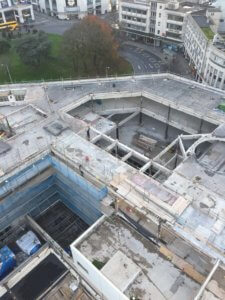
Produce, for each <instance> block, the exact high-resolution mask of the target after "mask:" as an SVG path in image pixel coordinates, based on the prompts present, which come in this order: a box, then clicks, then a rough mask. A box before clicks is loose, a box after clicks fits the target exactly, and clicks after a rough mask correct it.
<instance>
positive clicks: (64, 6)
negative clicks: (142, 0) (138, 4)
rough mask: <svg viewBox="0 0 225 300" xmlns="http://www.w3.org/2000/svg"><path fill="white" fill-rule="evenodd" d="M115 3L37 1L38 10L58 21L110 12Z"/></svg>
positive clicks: (60, 0)
mask: <svg viewBox="0 0 225 300" xmlns="http://www.w3.org/2000/svg"><path fill="white" fill-rule="evenodd" d="M113 5H116V4H115V1H110V0H39V5H38V7H39V9H40V10H41V11H42V12H44V13H46V14H48V15H51V16H56V17H58V18H59V19H67V18H71V17H76V18H79V19H82V18H83V17H85V16H86V15H88V14H104V13H106V12H109V11H111V7H112V6H113Z"/></svg>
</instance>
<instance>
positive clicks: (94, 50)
mask: <svg viewBox="0 0 225 300" xmlns="http://www.w3.org/2000/svg"><path fill="white" fill-rule="evenodd" d="M62 55H63V57H64V58H65V59H67V60H69V61H71V62H72V64H73V68H74V71H75V72H76V71H77V70H79V69H80V68H82V69H83V71H84V73H85V74H86V75H87V74H90V75H102V74H105V72H106V68H107V70H110V69H115V68H116V66H117V64H118V62H119V55H118V44H117V42H116V40H115V39H114V36H113V33H112V29H111V27H110V26H109V25H108V24H107V23H106V22H105V21H103V20H102V19H100V18H98V17H96V16H88V17H86V18H84V19H83V20H82V21H81V22H80V24H75V25H74V26H73V27H72V28H71V29H69V30H68V31H66V32H65V33H64V36H63V43H62Z"/></svg>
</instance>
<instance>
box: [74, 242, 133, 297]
mask: <svg viewBox="0 0 225 300" xmlns="http://www.w3.org/2000/svg"><path fill="white" fill-rule="evenodd" d="M71 252H72V256H73V262H74V264H75V266H76V268H77V270H78V271H79V273H81V274H82V276H83V277H84V278H85V279H87V280H88V282H90V285H92V286H95V287H96V290H98V292H99V293H100V294H101V295H102V296H103V297H104V298H105V299H108V300H128V298H127V297H126V296H125V295H124V294H123V293H122V292H121V291H120V290H119V289H118V288H117V287H115V286H114V285H113V284H112V283H111V282H110V281H109V280H108V279H107V278H106V277H105V276H104V275H103V274H102V273H101V271H99V270H98V269H97V268H96V267H95V266H94V265H93V264H92V263H91V262H90V261H89V260H88V259H87V258H86V257H85V256H84V255H83V254H82V253H80V251H79V250H77V249H76V248H75V247H74V246H71Z"/></svg>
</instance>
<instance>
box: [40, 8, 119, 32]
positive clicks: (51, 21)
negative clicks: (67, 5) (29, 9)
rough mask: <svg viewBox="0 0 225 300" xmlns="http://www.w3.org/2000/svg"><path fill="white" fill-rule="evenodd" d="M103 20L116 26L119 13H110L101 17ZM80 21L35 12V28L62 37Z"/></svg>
mask: <svg viewBox="0 0 225 300" xmlns="http://www.w3.org/2000/svg"><path fill="white" fill-rule="evenodd" d="M100 17H101V18H102V19H103V20H105V21H107V22H108V23H109V24H115V23H117V22H118V14H117V13H114V12H112V13H108V14H105V15H101V16H100ZM79 22H80V20H78V19H74V20H58V19H57V18H56V17H50V16H47V15H45V14H43V13H40V12H35V23H36V25H35V28H36V29H38V30H42V31H45V32H47V33H55V34H60V35H62V34H63V33H64V32H65V31H66V30H68V29H69V28H71V26H72V25H73V24H78V23H79Z"/></svg>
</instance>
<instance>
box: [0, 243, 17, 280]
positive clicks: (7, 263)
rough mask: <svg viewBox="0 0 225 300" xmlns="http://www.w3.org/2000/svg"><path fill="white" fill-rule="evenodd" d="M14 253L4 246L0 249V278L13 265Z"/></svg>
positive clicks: (6, 273) (14, 260)
mask: <svg viewBox="0 0 225 300" xmlns="http://www.w3.org/2000/svg"><path fill="white" fill-rule="evenodd" d="M15 265H16V259H15V254H14V253H13V252H12V251H11V250H10V249H9V247H7V246H4V247H3V248H1V249H0V279H2V278H4V277H5V276H6V275H8V273H9V272H10V271H11V270H12V269H13V268H14V267H15Z"/></svg>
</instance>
